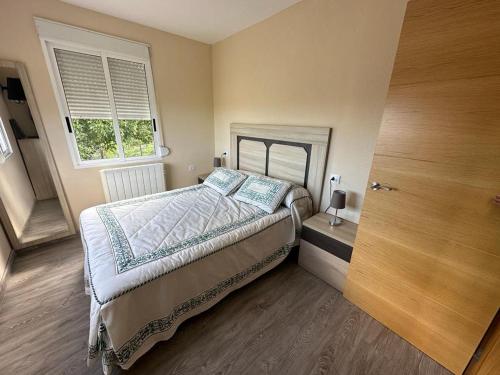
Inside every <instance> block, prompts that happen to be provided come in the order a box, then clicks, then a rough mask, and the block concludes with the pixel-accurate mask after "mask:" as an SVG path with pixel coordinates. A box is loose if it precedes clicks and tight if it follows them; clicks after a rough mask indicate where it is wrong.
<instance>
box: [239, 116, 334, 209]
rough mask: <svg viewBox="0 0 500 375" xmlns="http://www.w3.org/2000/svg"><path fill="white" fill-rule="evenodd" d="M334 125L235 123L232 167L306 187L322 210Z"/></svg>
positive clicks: (315, 204) (316, 205) (315, 205)
mask: <svg viewBox="0 0 500 375" xmlns="http://www.w3.org/2000/svg"><path fill="white" fill-rule="evenodd" d="M330 134H331V128H325V127H315V126H290V125H256V124H231V168H234V169H243V170H247V171H251V172H257V173H261V174H264V175H266V176H270V177H276V178H282V179H285V180H289V181H293V182H295V183H296V184H298V185H302V186H304V187H306V188H307V189H308V190H309V192H310V193H311V195H312V197H313V203H314V210H315V211H316V212H317V211H318V210H319V205H320V202H321V192H322V190H323V180H324V173H325V167H326V159H327V154H328V147H329V143H330Z"/></svg>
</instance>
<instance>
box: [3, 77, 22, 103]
mask: <svg viewBox="0 0 500 375" xmlns="http://www.w3.org/2000/svg"><path fill="white" fill-rule="evenodd" d="M7 99H9V100H16V101H24V100H26V96H25V95H24V90H23V85H22V84H21V80H20V79H19V78H7Z"/></svg>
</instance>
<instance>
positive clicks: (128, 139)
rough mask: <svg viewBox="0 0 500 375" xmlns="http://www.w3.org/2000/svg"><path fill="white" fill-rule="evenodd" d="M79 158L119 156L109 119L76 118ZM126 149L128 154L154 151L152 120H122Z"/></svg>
mask: <svg viewBox="0 0 500 375" xmlns="http://www.w3.org/2000/svg"><path fill="white" fill-rule="evenodd" d="M72 123H73V129H74V132H75V138H76V143H77V145H78V151H79V153H80V158H81V159H82V160H84V161H86V160H99V159H112V158H118V156H119V155H118V146H117V144H116V139H115V133H114V129H113V120H110V119H73V120H72ZM119 124H120V133H121V138H122V144H123V152H124V154H125V157H126V158H130V157H138V156H152V155H154V154H155V150H154V141H153V129H152V127H151V121H150V120H119Z"/></svg>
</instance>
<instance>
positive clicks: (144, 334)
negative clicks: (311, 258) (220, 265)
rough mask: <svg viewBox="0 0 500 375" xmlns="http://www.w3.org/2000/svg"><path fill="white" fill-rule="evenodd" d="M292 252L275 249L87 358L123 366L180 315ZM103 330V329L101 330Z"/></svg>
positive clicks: (91, 351) (93, 350)
mask: <svg viewBox="0 0 500 375" xmlns="http://www.w3.org/2000/svg"><path fill="white" fill-rule="evenodd" d="M291 248H292V244H287V245H284V246H283V247H281V248H279V249H278V250H276V251H275V252H273V253H272V254H271V255H269V256H267V257H266V258H264V259H263V260H261V261H260V262H258V263H256V264H254V265H252V266H250V267H249V268H247V269H245V270H244V271H242V272H239V273H237V274H235V275H233V276H231V277H230V278H228V279H226V280H223V281H221V282H220V283H218V284H217V285H216V286H215V287H213V288H211V289H208V290H206V291H204V292H203V293H201V294H199V295H198V296H196V297H193V298H191V299H189V300H187V301H185V302H184V303H182V304H180V305H177V306H175V307H174V309H173V310H172V312H171V313H170V315H168V316H167V317H164V318H161V319H157V320H153V321H151V322H149V323H148V324H146V325H145V326H144V327H142V328H141V329H140V330H139V332H137V333H136V334H135V335H134V336H133V337H132V338H131V339H130V340H129V341H127V342H126V343H125V344H124V345H123V346H122V347H121V348H119V349H118V350H116V351H115V350H112V349H109V348H107V349H105V348H103V347H99V346H98V345H95V346H94V345H91V346H89V351H88V356H89V358H90V359H94V358H96V357H97V355H98V354H99V352H100V351H103V352H104V353H103V356H104V358H103V361H104V363H105V364H106V365H108V366H110V365H123V364H125V363H127V361H128V360H129V359H130V358H131V357H132V355H133V354H134V353H135V352H136V351H137V350H138V349H139V348H140V347H141V346H142V345H143V344H144V342H145V341H146V340H147V339H148V338H150V337H151V336H153V335H155V334H158V333H161V332H165V331H167V330H169V329H170V328H172V326H173V325H174V322H175V321H176V320H177V319H179V318H180V317H181V316H182V315H184V314H186V313H188V312H190V311H191V310H194V309H196V308H199V307H200V306H202V305H204V304H206V303H208V302H210V301H211V300H213V299H214V298H217V297H218V296H219V295H220V294H222V293H224V292H225V291H227V290H228V289H231V288H233V287H235V286H237V285H238V284H239V283H241V282H242V281H243V280H245V279H246V278H248V277H250V276H252V275H253V274H255V273H257V272H260V271H261V270H263V269H264V268H265V267H267V266H268V265H270V264H271V263H273V262H275V261H277V260H278V259H280V258H285V257H286V256H287V255H288V254H289V253H290V249H291ZM103 329H104V328H103Z"/></svg>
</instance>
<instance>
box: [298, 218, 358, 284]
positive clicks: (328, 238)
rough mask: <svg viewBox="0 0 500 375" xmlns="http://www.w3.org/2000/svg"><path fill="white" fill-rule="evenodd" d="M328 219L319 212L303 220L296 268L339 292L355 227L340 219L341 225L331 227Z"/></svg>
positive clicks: (344, 275)
mask: <svg viewBox="0 0 500 375" xmlns="http://www.w3.org/2000/svg"><path fill="white" fill-rule="evenodd" d="M330 218H331V215H328V214H325V213H322V212H321V213H318V214H316V215H314V216H312V217H310V218H309V219H307V220H305V221H304V223H303V227H302V236H301V240H300V249H299V265H300V266H302V267H303V268H305V269H306V270H307V271H309V272H311V273H312V274H314V275H316V276H317V277H319V278H320V279H322V280H323V281H325V282H327V283H328V284H330V285H332V286H333V287H334V288H336V289H338V290H340V291H343V289H344V283H345V278H346V276H347V270H348V269H349V262H350V261H351V254H352V248H353V246H354V239H355V238H356V231H357V229H358V225H357V224H355V223H352V222H350V221H347V220H343V223H342V224H341V225H339V226H336V227H332V226H330V224H329V223H328V222H329V220H330Z"/></svg>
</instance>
